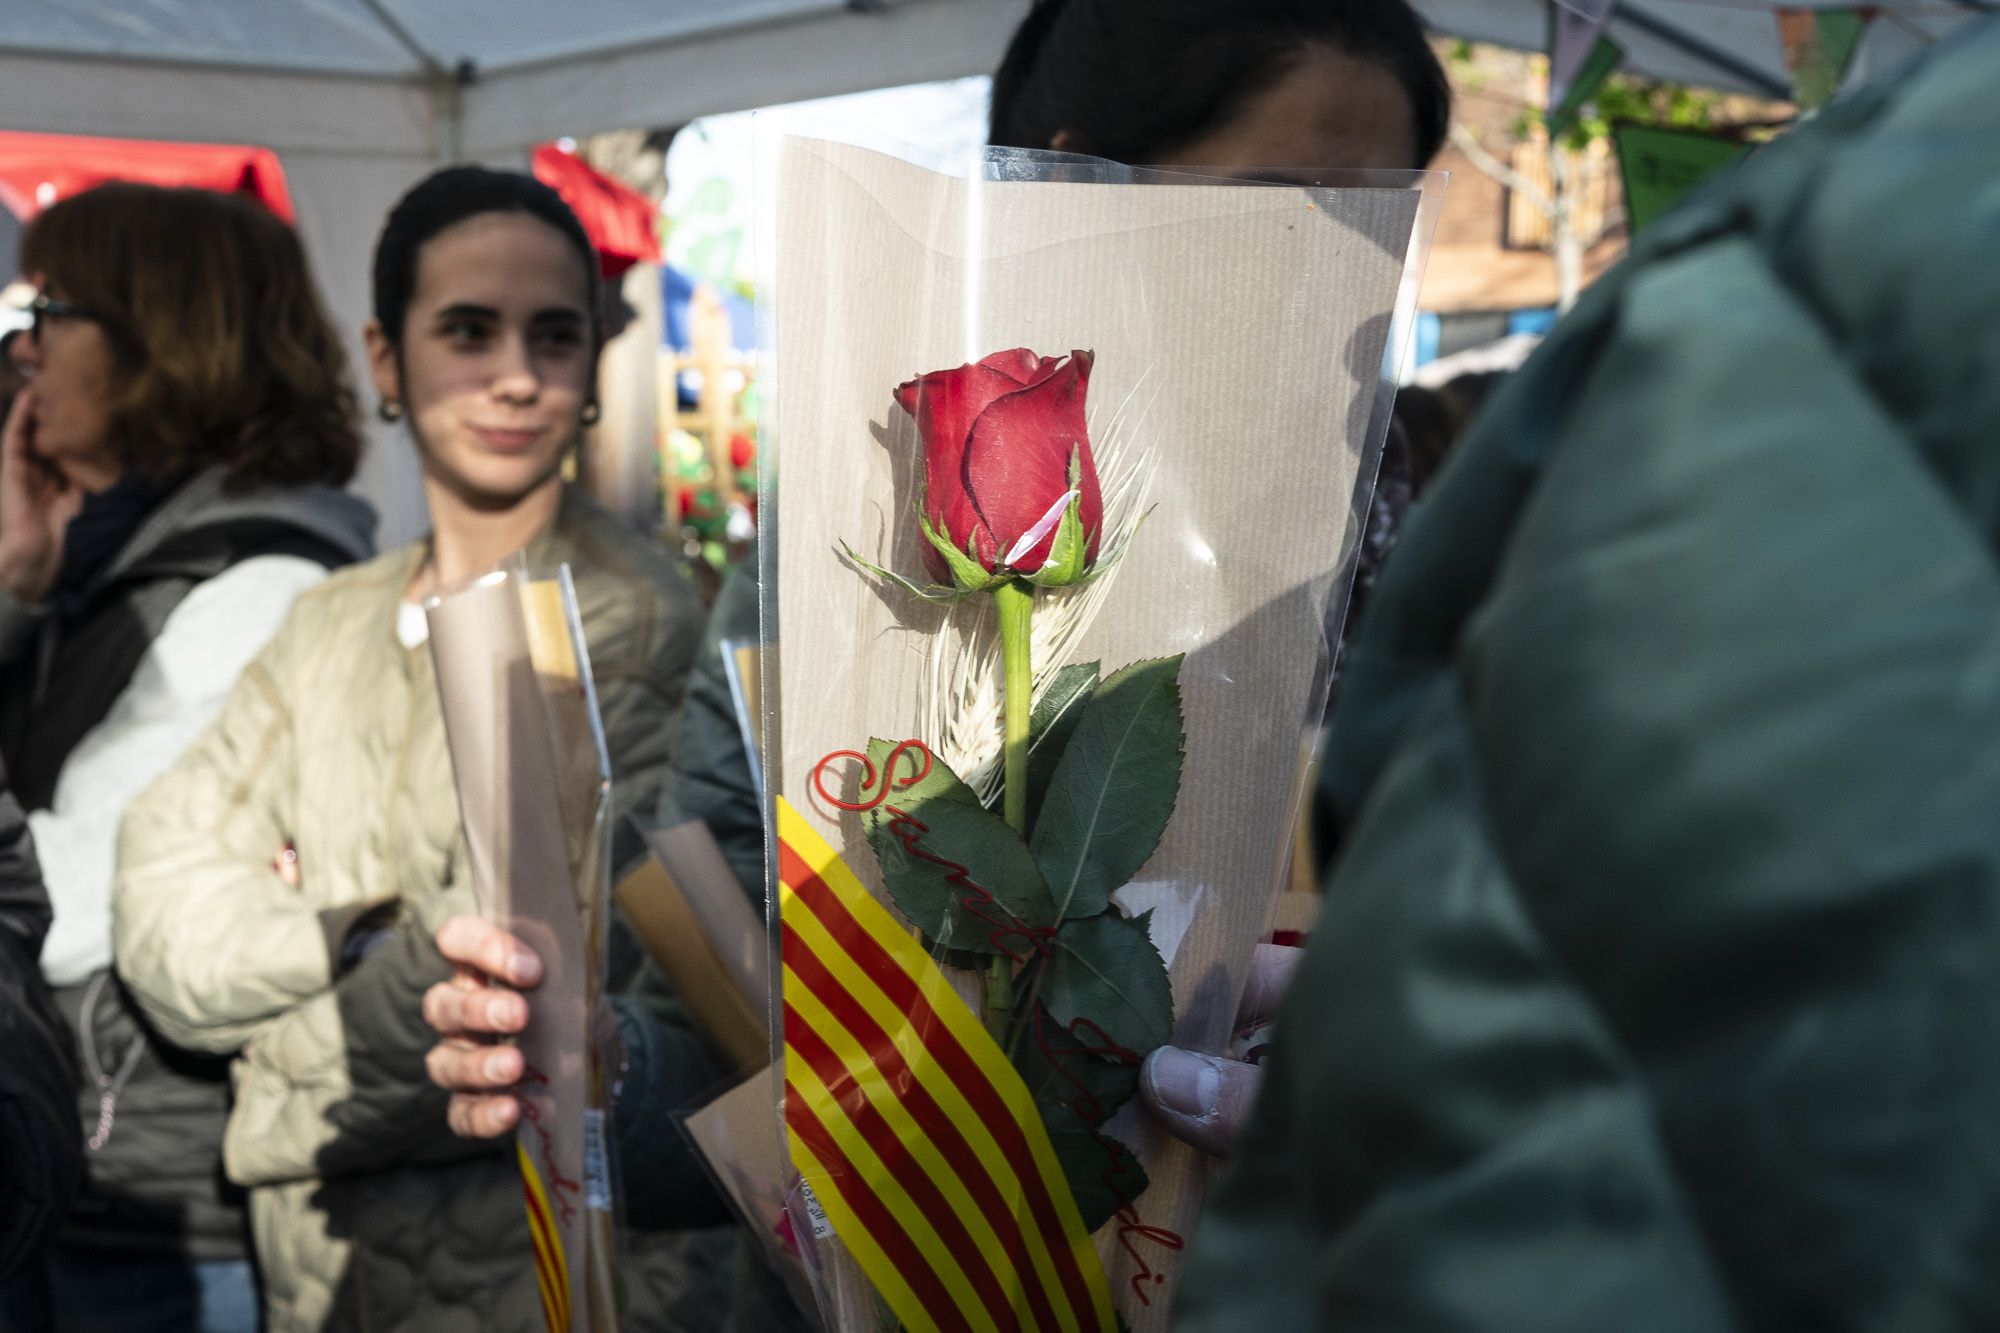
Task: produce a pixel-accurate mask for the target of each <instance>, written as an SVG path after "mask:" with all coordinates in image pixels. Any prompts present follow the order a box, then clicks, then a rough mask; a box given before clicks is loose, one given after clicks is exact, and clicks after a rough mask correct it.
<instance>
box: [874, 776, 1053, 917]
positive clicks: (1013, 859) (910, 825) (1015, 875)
mask: <svg viewBox="0 0 2000 1333" xmlns="http://www.w3.org/2000/svg"><path fill="white" fill-rule="evenodd" d="M881 744H883V743H882V742H880V741H873V742H870V745H869V749H870V751H871V755H872V753H873V752H874V750H875V747H876V746H878V745H881ZM884 753H886V751H885V752H884ZM931 762H932V772H931V776H930V777H929V778H927V779H926V780H925V782H923V783H918V784H916V785H915V786H912V787H909V788H907V789H899V790H897V791H895V792H893V793H892V794H891V796H890V797H889V799H888V800H887V801H885V802H884V803H883V804H882V805H881V806H879V807H878V808H876V809H874V810H871V811H869V812H868V815H867V817H866V821H865V822H866V825H867V830H868V842H869V845H870V846H872V847H873V848H874V849H875V856H876V859H877V860H878V861H880V862H881V865H882V879H883V882H884V883H886V884H887V885H888V886H889V894H890V896H891V897H893V898H894V899H895V900H896V906H897V907H898V908H900V909H901V910H902V913H903V915H904V916H907V917H908V918H909V919H910V920H911V921H912V922H913V923H915V925H916V927H917V929H918V930H920V931H922V932H923V934H924V938H925V939H926V940H927V941H928V942H929V943H930V944H931V946H932V947H933V948H938V949H951V950H958V951H962V952H972V953H983V954H993V953H999V952H1001V946H1002V945H1005V944H1008V943H1009V941H1008V940H1007V939H1005V938H1004V937H1003V938H1002V940H1001V941H1000V942H999V943H996V942H995V940H994V935H995V933H996V932H997V931H999V930H1000V929H1001V928H1002V927H1003V926H1005V925H1006V924H1007V919H1008V918H1009V917H1012V918H1013V919H1015V920H1017V921H1019V922H1021V923H1022V924H1024V925H1028V926H1053V925H1054V924H1055V923H1056V911H1055V904H1054V902H1053V901H1052V900H1051V899H1050V897H1049V886H1048V882H1047V881H1046V880H1044V879H1043V878H1042V873H1041V871H1040V869H1039V868H1037V867H1036V865H1035V858H1034V856H1033V855H1032V854H1031V853H1030V852H1029V851H1028V848H1027V844H1025V843H1023V842H1022V841H1021V837H1020V835H1019V834H1017V833H1016V832H1014V830H1013V829H1011V828H1009V827H1008V826H1007V821H1006V820H1004V819H1001V818H1000V817H999V816H998V815H994V814H989V813H988V812H987V811H985V810H982V809H981V808H980V807H979V803H978V801H977V800H976V799H974V798H972V793H971V791H970V790H969V789H967V788H966V786H965V784H964V783H963V782H960V781H959V780H958V777H957V775H956V774H952V773H951V770H950V769H948V768H945V767H944V761H943V760H942V759H936V758H933V759H932V761H931ZM941 774H942V775H941ZM892 780H893V775H892ZM924 788H927V790H920V789H924ZM968 880H969V881H970V883H968V882H967V881H968ZM975 886H976V887H975ZM979 889H984V890H986V892H987V893H988V894H990V895H991V896H992V899H993V902H992V904H991V905H986V904H984V903H983V902H982V900H981V895H980V893H979ZM981 907H983V908H984V911H985V912H986V913H987V915H986V916H982V915H980V914H979V911H978V910H977V909H979V908H981ZM988 917H991V918H995V919H991V920H989V919H988ZM1014 947H1019V946H1018V944H1015V945H1014Z"/></svg>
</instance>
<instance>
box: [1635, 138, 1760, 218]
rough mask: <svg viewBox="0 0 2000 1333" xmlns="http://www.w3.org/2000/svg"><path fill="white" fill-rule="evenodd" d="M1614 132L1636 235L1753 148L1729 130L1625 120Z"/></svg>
mask: <svg viewBox="0 0 2000 1333" xmlns="http://www.w3.org/2000/svg"><path fill="white" fill-rule="evenodd" d="M1611 138H1612V142H1613V143H1614V144H1615V145H1616V146H1617V149H1618V169H1619V174H1620V175H1621V176H1622V177H1623V179H1624V183H1625V220H1626V222H1627V224H1628V225H1629V226H1630V227H1631V230H1632V234H1633V235H1634V236H1636V235H1638V234H1639V233H1640V232H1641V231H1643V230H1645V229H1646V227H1648V226H1649V225H1651V223H1652V222H1653V220H1654V219H1655V218H1657V217H1659V216H1660V215H1661V214H1663V213H1666V212H1668V211H1669V210H1671V209H1672V208H1673V207H1674V205H1676V204H1678V203H1679V202H1680V201H1681V200H1683V199H1685V198H1686V197H1687V196H1688V195H1690V194H1692V193H1694V191H1695V190H1696V188H1697V187H1699V186H1700V185H1701V183H1702V182H1703V181H1706V180H1707V179H1708V178H1709V177H1711V176H1713V175H1715V174H1717V173H1718V172H1720V171H1722V170H1723V169H1724V168H1726V167H1728V166H1730V165H1731V164H1732V163H1735V162H1737V161H1739V160H1741V159H1742V158H1743V157H1745V156H1747V155H1748V154H1749V152H1750V145H1749V144H1746V143H1741V142H1739V141H1737V140H1735V139H1732V138H1728V137H1725V136H1723V135H1719V134H1701V133H1697V132H1695V131H1692V130H1676V129H1667V128H1664V127H1662V126H1657V125H1619V126H1616V127H1614V128H1613V129H1612V131H1611Z"/></svg>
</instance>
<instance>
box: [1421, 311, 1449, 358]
mask: <svg viewBox="0 0 2000 1333" xmlns="http://www.w3.org/2000/svg"><path fill="white" fill-rule="evenodd" d="M1443 338H1444V320H1443V319H1441V318H1440V317H1439V316H1438V315H1437V314H1435V313H1434V312H1432V311H1429V310H1419V311H1418V312H1417V349H1416V350H1417V359H1416V362H1415V364H1417V365H1419V366H1427V365H1429V364H1430V363H1431V362H1433V361H1435V360H1437V359H1438V343H1439V342H1440V341H1441V340H1442V339H1443Z"/></svg>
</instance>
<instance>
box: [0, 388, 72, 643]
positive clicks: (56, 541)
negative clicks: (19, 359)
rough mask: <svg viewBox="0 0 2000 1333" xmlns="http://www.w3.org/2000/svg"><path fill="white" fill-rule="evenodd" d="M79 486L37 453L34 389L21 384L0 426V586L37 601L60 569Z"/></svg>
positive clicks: (25, 600)
mask: <svg viewBox="0 0 2000 1333" xmlns="http://www.w3.org/2000/svg"><path fill="white" fill-rule="evenodd" d="M82 508H83V488H82V487H81V486H78V485H77V484H76V483H75V482H73V481H71V480H70V479H69V478H68V477H66V476H64V475H63V473H62V470H61V469H59V468H58V467H56V466H55V464H53V463H51V462H49V460H47V459H46V458H43V457H42V456H41V455H40V454H38V453H36V452H35V391H34V389H32V388H28V389H23V390H22V391H21V392H20V393H19V394H18V395H17V396H16V397H15V399H14V410H13V411H11V412H9V413H8V414H7V424H6V426H5V427H4V428H0V585H4V586H5V587H6V589H7V591H8V592H10V593H12V594H13V595H14V598H15V600H17V601H20V602H22V603H24V604H26V605H28V606H38V605H40V604H41V603H42V602H43V601H44V600H45V599H46V598H47V597H48V595H49V591H50V589H52V588H54V587H55V586H56V576H57V575H58V574H60V573H61V572H62V562H63V535H64V530H65V529H66V528H68V527H69V521H70V520H71V519H73V518H75V517H76V515H77V511H78V510H80V509H82Z"/></svg>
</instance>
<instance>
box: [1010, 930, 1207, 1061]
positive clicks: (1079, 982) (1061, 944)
mask: <svg viewBox="0 0 2000 1333" xmlns="http://www.w3.org/2000/svg"><path fill="white" fill-rule="evenodd" d="M1151 916H1152V913H1150V912H1148V913H1146V914H1145V915H1143V916H1138V917H1131V918H1127V917H1123V916H1120V915H1119V914H1118V913H1116V912H1106V913H1104V914H1103V915H1101V916H1092V917H1085V918H1083V919H1082V920H1080V921H1065V922H1064V923H1063V924H1062V927H1061V929H1059V930H1058V931H1057V932H1056V948H1055V956H1054V957H1053V958H1052V959H1050V961H1049V965H1048V974H1047V975H1046V976H1044V977H1043V978H1042V991H1041V999H1042V1004H1043V1006H1044V1007H1045V1008H1047V1009H1048V1011H1049V1017H1051V1018H1053V1019H1054V1020H1055V1021H1056V1023H1057V1024H1058V1025H1059V1026H1061V1027H1064V1028H1068V1027H1069V1026H1070V1025H1071V1024H1072V1023H1074V1022H1076V1020H1078V1019H1080V1018H1081V1019H1087V1020H1089V1022H1090V1023H1091V1024H1093V1025H1094V1026H1095V1027H1096V1028H1097V1029H1098V1030H1099V1031H1101V1032H1102V1033H1103V1034H1104V1036H1105V1037H1106V1038H1108V1039H1109V1040H1110V1041H1112V1042H1115V1043H1117V1044H1118V1045H1119V1046H1122V1047H1125V1048H1126V1049H1127V1050H1130V1051H1131V1052H1133V1053H1134V1054H1136V1055H1140V1056H1144V1055H1146V1054H1148V1053H1149V1052H1151V1051H1153V1050H1154V1049H1155V1048H1157V1047H1159V1046H1162V1045H1164V1044H1165V1043H1166V1040H1167V1036H1168V1034H1169V1032H1170V1031H1171V1029H1172V1027H1173V1018H1174V994H1173V988H1172V986H1170V985H1169V984H1168V982H1167V965H1166V964H1165V963H1164V962H1162V961H1161V959H1160V951H1159V950H1158V949H1156V948H1154V947H1153V937H1152V935H1151V933H1150V931H1149V929H1148V918H1150V917H1151Z"/></svg>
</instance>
